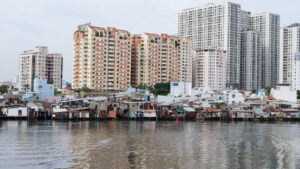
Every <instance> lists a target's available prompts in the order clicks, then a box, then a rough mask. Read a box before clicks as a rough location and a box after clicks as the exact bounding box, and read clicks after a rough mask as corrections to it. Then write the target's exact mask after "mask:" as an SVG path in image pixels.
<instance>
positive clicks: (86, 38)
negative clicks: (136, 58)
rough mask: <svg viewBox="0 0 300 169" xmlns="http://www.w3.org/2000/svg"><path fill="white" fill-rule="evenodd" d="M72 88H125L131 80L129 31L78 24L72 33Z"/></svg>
mask: <svg viewBox="0 0 300 169" xmlns="http://www.w3.org/2000/svg"><path fill="white" fill-rule="evenodd" d="M73 39H74V57H73V88H75V89H77V88H82V87H88V88H91V89H97V90H125V89H127V88H128V87H129V86H130V82H131V79H130V78H131V34H130V33H129V32H128V31H126V30H119V29H116V28H112V27H108V28H102V27H95V26H91V24H85V25H80V26H78V29H77V30H76V31H75V33H74V35H73Z"/></svg>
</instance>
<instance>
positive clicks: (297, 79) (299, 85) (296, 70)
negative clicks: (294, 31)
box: [292, 52, 300, 90]
mask: <svg viewBox="0 0 300 169" xmlns="http://www.w3.org/2000/svg"><path fill="white" fill-rule="evenodd" d="M292 67H293V70H292V72H293V73H292V74H293V80H292V87H293V89H296V90H300V52H297V53H295V56H294V59H293V66H292Z"/></svg>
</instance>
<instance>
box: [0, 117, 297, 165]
mask: <svg viewBox="0 0 300 169" xmlns="http://www.w3.org/2000/svg"><path fill="white" fill-rule="evenodd" d="M72 167H73V168H104V169H106V168H131V169H134V168H136V169H140V168H159V169H161V168H213V169H215V168H216V169H219V168H220V169H221V168H228V169H234V168H243V169H244V168H256V169H258V168H300V123H252V122H239V123H221V122H181V123H180V124H176V123H175V122H134V121H131V122H127V121H126V122H121V121H106V122H103V121H100V122H96V121H91V122H88V121H84V122H57V121H56V122H54V121H44V122H34V123H33V122H27V121H0V168H30V169H32V168H72Z"/></svg>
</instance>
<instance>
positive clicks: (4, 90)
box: [0, 85, 8, 94]
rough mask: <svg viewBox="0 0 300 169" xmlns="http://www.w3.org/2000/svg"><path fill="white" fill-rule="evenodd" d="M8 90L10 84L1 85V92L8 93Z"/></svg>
mask: <svg viewBox="0 0 300 169" xmlns="http://www.w3.org/2000/svg"><path fill="white" fill-rule="evenodd" d="M7 92H8V86H7V85H2V86H0V93H1V94H3V93H7Z"/></svg>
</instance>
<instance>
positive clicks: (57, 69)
mask: <svg viewBox="0 0 300 169" xmlns="http://www.w3.org/2000/svg"><path fill="white" fill-rule="evenodd" d="M62 71H63V58H62V55H61V54H58V53H53V54H49V53H48V48H47V47H44V46H37V47H36V48H35V49H34V50H29V51H24V52H23V53H22V54H20V58H19V90H20V91H31V90H32V89H33V80H34V78H35V77H40V78H42V77H45V78H47V79H48V82H51V83H53V84H54V86H55V88H57V89H60V88H61V85H62Z"/></svg>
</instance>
